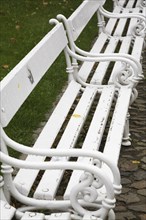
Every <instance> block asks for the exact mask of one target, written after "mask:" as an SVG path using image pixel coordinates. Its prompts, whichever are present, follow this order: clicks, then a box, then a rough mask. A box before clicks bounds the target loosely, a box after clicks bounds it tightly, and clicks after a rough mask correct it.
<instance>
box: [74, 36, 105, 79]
mask: <svg viewBox="0 0 146 220" xmlns="http://www.w3.org/2000/svg"><path fill="white" fill-rule="evenodd" d="M107 39H108V37H107V35H106V34H104V33H101V34H100V35H99V37H98V39H97V40H96V41H95V43H94V45H93V47H92V49H91V51H90V52H91V53H97V51H98V53H100V51H101V50H102V48H103V46H104V45H105V43H106V41H107ZM93 66H94V62H84V63H83V64H82V66H81V68H80V70H79V72H78V74H79V76H80V77H81V78H82V79H83V80H84V81H86V80H87V78H88V76H89V74H90V71H91V70H92V68H93Z"/></svg>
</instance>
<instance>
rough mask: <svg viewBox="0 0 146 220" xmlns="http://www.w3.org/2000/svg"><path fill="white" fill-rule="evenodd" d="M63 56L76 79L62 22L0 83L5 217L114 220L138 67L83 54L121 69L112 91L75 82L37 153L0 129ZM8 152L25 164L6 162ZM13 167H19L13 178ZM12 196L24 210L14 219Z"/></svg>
mask: <svg viewBox="0 0 146 220" xmlns="http://www.w3.org/2000/svg"><path fill="white" fill-rule="evenodd" d="M63 50H64V52H65V56H66V61H67V72H68V73H70V74H72V73H73V74H75V75H76V76H78V72H77V70H76V72H74V66H73V65H74V64H73V65H72V64H71V61H70V57H71V58H72V59H73V60H74V58H76V54H75V53H74V52H72V51H71V50H70V49H69V47H68V39H67V36H66V32H65V30H64V27H63V25H62V24H60V23H58V24H56V27H54V28H53V29H52V30H51V31H50V32H49V33H48V34H47V35H46V36H45V37H44V38H43V39H42V40H41V41H40V42H39V44H38V45H36V46H35V48H34V49H33V50H32V51H31V52H30V53H29V54H28V55H27V56H26V57H25V58H24V59H23V60H22V61H21V62H20V63H19V64H18V65H17V66H16V67H15V68H14V69H13V70H12V71H11V72H10V73H9V74H8V75H7V76H6V77H5V78H4V79H3V80H2V82H1V97H2V100H1V122H0V124H1V155H0V159H1V162H2V169H1V171H2V173H3V177H4V186H3V188H2V184H1V191H2V194H4V196H3V197H2V198H1V202H2V207H3V210H2V215H3V216H7V219H11V218H12V214H13V215H14V213H15V216H16V217H17V218H21V219H23V220H24V219H27V220H28V219H40V220H41V219H50V220H53V219H54V220H56V219H64V220H70V219H82V220H85V219H86V220H87V219H90V218H94V219H105V218H106V216H108V215H109V219H112V220H113V219H114V218H115V217H114V213H113V212H112V209H113V208H114V206H115V195H116V194H119V193H120V191H121V183H120V174H119V170H118V168H117V163H118V158H119V154H120V149H121V143H122V140H123V138H124V137H125V135H127V131H126V129H127V125H126V124H127V113H128V107H129V104H130V102H131V101H132V99H133V94H132V91H133V89H134V88H135V86H136V84H137V79H139V78H140V77H139V76H141V66H140V65H139V63H138V62H136V61H135V60H134V59H133V58H132V57H131V56H127V55H126V56H125V55H123V54H121V55H120V54H117V53H115V54H112V56H108V55H106V53H105V54H104V55H101V57H100V56H99V55H98V56H97V57H96V56H94V57H92V56H89V55H88V57H85V56H84V57H83V56H79V57H78V59H80V60H81V61H88V63H89V62H99V63H100V62H105V61H108V62H110V61H112V62H116V63H118V65H119V68H118V72H117V73H116V74H115V75H114V80H113V83H112V85H88V84H83V85H82V83H78V82H77V81H76V80H71V81H70V82H69V84H68V87H67V89H66V91H65V92H64V94H63V96H62V98H61V99H60V101H59V102H58V104H57V106H56V108H55V109H54V111H53V113H52V115H51V116H50V118H49V120H48V122H47V123H46V125H45V126H44V129H43V130H42V132H41V134H40V135H39V137H38V139H37V140H36V142H35V144H34V146H33V147H32V148H30V147H27V146H24V145H22V144H19V143H17V142H15V141H13V140H12V139H11V138H9V137H8V136H7V134H6V133H5V131H4V129H3V128H5V127H6V126H7V125H8V124H9V122H10V121H11V119H12V118H13V117H14V115H15V114H16V112H17V111H18V110H19V108H20V107H21V105H22V104H23V103H24V101H25V100H26V99H27V97H28V96H29V94H30V93H31V92H32V91H33V90H34V88H35V86H36V85H37V84H38V82H39V81H40V80H41V78H42V77H43V75H44V74H45V73H46V71H47V70H48V69H49V68H50V66H51V65H52V63H54V61H55V60H56V58H57V57H58V56H59V54H60V53H61V52H62V51H63ZM42 57H43V59H42ZM120 62H125V63H127V65H128V66H130V67H129V68H130V70H131V71H132V76H131V77H130V79H129V80H127V81H126V84H125V83H124V85H123V83H122V82H123V81H122V78H121V80H120V81H119V80H118V79H119V78H120V77H118V75H119V74H120V71H121V64H120ZM77 78H78V77H77ZM124 131H125V133H124ZM56 138H57V140H58V138H59V140H58V141H55V140H56ZM104 138H106V141H104ZM8 146H9V147H10V148H12V149H15V150H17V151H19V152H22V153H24V154H26V155H28V156H27V158H26V159H24V160H20V159H16V158H13V157H11V156H9V155H8V152H7V147H8ZM54 148H56V149H54ZM72 148H74V149H72ZM11 166H12V167H17V168H18V169H19V171H18V173H17V175H16V177H15V178H14V179H13V177H12V172H13V169H12V167H11ZM41 170H44V172H40V171H41ZM68 170H69V171H68ZM66 171H68V172H66ZM62 181H63V182H62ZM1 182H2V181H1ZM10 196H12V197H14V198H15V199H16V200H18V201H19V202H20V204H22V206H23V205H24V206H25V207H21V208H17V207H15V208H16V211H15V208H14V209H13V210H12V211H13V213H11V214H9V213H8V212H7V209H5V206H4V205H3V203H4V202H5V199H4V198H6V199H7V202H8V203H10V204H11V200H10Z"/></svg>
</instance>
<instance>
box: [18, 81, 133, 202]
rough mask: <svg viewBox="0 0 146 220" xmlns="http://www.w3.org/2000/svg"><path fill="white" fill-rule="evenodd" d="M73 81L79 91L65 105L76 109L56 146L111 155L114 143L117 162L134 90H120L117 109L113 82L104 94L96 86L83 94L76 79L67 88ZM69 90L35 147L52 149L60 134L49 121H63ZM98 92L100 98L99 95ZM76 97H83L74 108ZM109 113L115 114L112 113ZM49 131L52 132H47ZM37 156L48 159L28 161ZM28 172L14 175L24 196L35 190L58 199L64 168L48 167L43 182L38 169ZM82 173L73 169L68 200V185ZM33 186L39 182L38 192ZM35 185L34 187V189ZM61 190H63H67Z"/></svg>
mask: <svg viewBox="0 0 146 220" xmlns="http://www.w3.org/2000/svg"><path fill="white" fill-rule="evenodd" d="M72 84H76V88H77V91H76V94H75V96H74V97H73V98H72V101H71V104H70V105H69V107H68V108H67V107H66V108H65V109H66V110H68V111H69V108H73V109H74V110H73V112H72V114H71V115H69V116H68V117H69V119H68V122H67V124H66V127H65V128H63V130H64V132H63V134H62V136H61V137H60V140H59V143H58V145H57V146H56V148H57V149H62V150H64V149H71V148H82V149H85V150H93V151H97V150H98V151H99V150H100V149H101V148H104V149H102V151H103V152H106V154H107V155H109V154H110V155H111V154H112V147H113V146H115V155H113V158H112V160H113V161H115V164H117V162H118V157H119V153H120V147H121V142H122V138H123V136H122V135H123V132H124V126H125V121H126V116H127V110H128V106H129V102H130V97H131V89H127V88H126V89H125V88H123V89H121V90H120V93H119V97H118V99H117V103H116V105H115V108H114V109H112V107H111V106H112V105H113V103H114V94H115V87H114V86H113V85H111V86H105V87H104V89H103V90H102V92H101V94H97V89H96V88H95V87H93V88H92V87H91V88H88V87H87V88H86V89H85V91H84V92H83V94H82V95H81V94H80V90H79V89H80V85H79V84H77V83H75V82H71V84H70V85H69V87H68V90H69V88H70V87H71V86H72ZM74 86H75V85H74ZM68 90H67V91H66V92H65V94H64V95H63V97H62V99H61V100H60V102H59V103H58V105H57V107H56V109H55V110H54V113H53V114H52V116H51V117H50V120H49V121H48V122H47V124H46V126H45V127H44V129H43V131H42V133H41V134H40V136H39V138H38V139H37V141H36V144H35V145H34V148H37V146H46V147H47V148H48V149H49V148H51V147H52V146H53V142H54V140H55V138H56V136H57V134H58V131H59V129H58V131H56V132H55V130H56V128H55V126H54V129H53V128H52V129H50V128H51V127H50V126H52V125H54V123H53V124H52V123H50V122H52V118H54V120H55V121H58V120H61V119H60V116H61V115H60V114H59V112H61V108H62V102H63V101H64V100H65V98H64V97H65V96H66V94H67V93H68ZM71 90H72V88H71ZM77 92H78V96H81V97H78V96H77ZM125 94H126V99H125ZM97 95H98V96H100V97H97ZM68 97H70V100H71V96H68ZM75 98H77V99H80V100H79V102H78V103H77V105H76V106H73V107H72V104H73V102H74V101H75ZM97 98H98V99H99V101H98V103H97V104H94V102H95V100H96V99H97ZM123 99H124V104H123ZM68 102H69V101H68ZM96 102H97V101H96ZM65 103H67V100H66V102H64V105H63V106H64V107H65ZM92 108H93V109H92ZM94 108H95V109H94ZM91 110H92V113H90V114H91V116H90V117H91V119H88V117H89V112H90V111H91ZM57 112H58V114H57ZM113 112H114V113H113ZM121 112H122V115H121ZM123 112H125V113H123ZM110 114H113V116H112V115H110ZM120 115H121V116H122V117H121V116H120ZM109 117H112V121H111V125H110V128H108V126H109V124H107V121H108V120H109ZM65 118H66V117H64V116H62V122H61V125H62V124H63V123H64V120H65ZM119 119H120V121H119ZM88 120H89V122H88ZM88 123H89V125H88V126H89V128H88V131H87V134H86V137H85V139H84V141H83V143H82V144H81V143H80V142H79V141H78V140H80V138H81V135H82V132H83V131H82V130H84V129H85V128H84V126H87V125H86V124H88ZM56 124H57V123H56ZM59 124H60V123H59ZM106 127H107V129H109V131H108V133H109V134H108V136H107V139H106V144H105V147H104V146H102V147H101V142H102V139H103V133H104V132H105V128H106ZM115 130H119V131H120V132H119V137H117V136H118V134H117V135H116V136H115ZM93 131H94V132H93ZM95 131H96V132H95ZM47 133H48V134H49V135H47ZM52 133H54V134H55V133H56V134H55V136H54V137H53V135H52ZM52 137H53V141H52ZM44 140H45V141H44ZM48 143H49V144H48ZM81 145H82V146H81ZM116 148H117V150H116ZM36 159H37V161H38V162H39V161H42V160H45V159H46V158H42V157H38V156H37V157H36V156H28V157H27V159H26V160H29V161H36ZM67 160H69V157H63V158H62V157H52V159H51V161H64V162H65V161H67ZM78 161H79V162H82V163H85V164H87V163H90V164H92V163H93V160H92V158H79V159H78ZM103 169H105V168H103ZM108 169H109V168H107V173H109V170H108ZM27 173H28V169H26V170H25V169H20V171H19V172H18V174H17V175H16V177H15V180H14V183H15V185H16V187H17V189H18V190H19V192H20V193H22V194H24V195H28V194H29V193H30V192H31V190H32V191H33V193H34V198H36V199H45V200H54V199H57V197H56V196H57V195H58V196H61V195H60V192H59V191H60V188H61V184H62V179H63V177H64V178H65V177H66V173H65V170H47V171H45V172H44V173H43V174H42V176H41V180H40V182H38V179H37V175H38V174H39V170H37V171H36V170H29V176H28V178H27ZM76 173H77V174H76ZM82 173H83V171H80V172H79V171H74V172H73V174H72V177H71V180H70V182H69V184H68V186H67V190H66V191H65V192H64V193H65V195H64V198H65V199H69V194H68V191H69V188H70V189H71V188H72V186H73V185H76V184H78V183H79V178H77V176H78V177H80V176H81V174H82ZM39 175H40V174H39ZM74 175H75V176H74ZM76 175H77V176H76ZM108 175H109V174H108ZM24 176H25V178H24ZM52 176H53V178H52ZM109 178H110V179H111V181H113V179H112V178H113V177H112V174H111V175H109ZM35 180H37V181H36V184H35V183H34V182H35ZM72 181H73V184H72ZM75 182H76V183H75ZM34 185H36V189H35V191H34ZM32 186H33V188H32V189H31V187H32ZM62 190H63V191H64V189H62ZM62 193H63V192H62ZM62 196H63V195H62Z"/></svg>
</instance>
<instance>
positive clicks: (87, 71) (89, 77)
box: [57, 1, 146, 85]
mask: <svg viewBox="0 0 146 220" xmlns="http://www.w3.org/2000/svg"><path fill="white" fill-rule="evenodd" d="M117 8H118V10H121V9H120V7H117ZM117 8H115V11H116V13H109V12H107V11H106V10H104V9H103V8H102V7H101V6H99V1H83V3H82V4H81V5H80V6H79V7H78V8H77V10H76V11H74V13H73V14H72V15H71V16H70V17H69V18H68V19H66V18H65V17H64V16H63V15H58V16H57V18H58V20H61V21H63V23H64V25H65V28H66V30H67V34H68V38H69V42H70V48H71V50H72V51H74V52H76V53H78V54H81V55H83V56H88V55H89V56H91V55H92V56H97V54H98V53H103V54H108V55H109V56H110V53H115V52H116V53H119V54H127V55H129V54H130V55H132V56H133V57H134V58H135V59H136V60H137V61H139V62H140V61H141V58H142V51H143V47H144V43H145V39H144V38H145V28H146V26H145V22H146V16H145V15H144V14H140V13H136V12H138V11H136V12H135V13H134V12H133V13H130V12H129V11H128V12H129V13H128V12H127V13H124V12H123V13H121V11H117V10H116V9H117ZM95 13H98V18H99V20H98V25H99V30H100V33H99V36H98V37H97V40H96V41H95V43H94V45H93V46H92V49H91V50H90V53H87V52H86V51H83V50H81V49H80V48H78V47H77V45H76V44H75V42H76V41H77V39H78V38H79V36H80V35H81V33H82V31H83V30H84V29H85V27H86V26H87V24H88V22H89V21H90V20H91V18H92V17H93V15H94V14H95ZM118 13H120V14H118ZM103 16H106V17H108V18H109V19H108V21H107V23H106V24H104V23H105V21H104V19H103ZM130 17H131V19H130ZM129 19H130V21H129ZM138 20H141V24H143V26H142V27H143V29H141V31H140V32H139V34H138V33H136V32H135V34H134V30H135V29H136V27H137V21H138ZM125 27H126V32H125ZM84 37H85V36H84ZM100 56H101V54H100ZM110 64H111V62H108V61H107V62H102V63H100V64H99V65H96V62H95V63H90V64H89V62H84V63H83V64H82V66H81V68H80V69H79V76H80V79H78V81H80V82H81V80H82V81H83V82H88V83H91V84H98V85H100V84H103V82H104V83H105V84H112V83H113V76H114V74H115V73H116V72H117V68H119V63H116V64H115V65H114V66H112V67H111V68H110V69H111V72H110V74H109V67H110ZM73 65H74V66H75V68H78V63H77V58H76V60H73ZM96 66H97V67H96ZM107 79H108V80H107Z"/></svg>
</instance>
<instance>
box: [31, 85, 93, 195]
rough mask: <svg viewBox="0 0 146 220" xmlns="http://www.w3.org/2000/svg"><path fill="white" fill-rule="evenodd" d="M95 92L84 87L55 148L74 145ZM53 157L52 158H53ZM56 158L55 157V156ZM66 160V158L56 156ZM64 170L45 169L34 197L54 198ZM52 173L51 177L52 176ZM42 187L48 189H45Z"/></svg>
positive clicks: (66, 147)
mask: <svg viewBox="0 0 146 220" xmlns="http://www.w3.org/2000/svg"><path fill="white" fill-rule="evenodd" d="M95 94H96V89H95V88H88V87H87V88H86V89H85V91H84V93H83V95H82V97H81V99H80V101H79V103H78V105H77V107H76V109H75V110H74V112H73V114H72V117H71V119H70V120H69V122H68V125H67V127H66V129H65V131H64V133H63V135H62V137H61V140H60V142H59V144H58V146H57V149H60V148H61V149H70V148H73V147H74V146H75V143H76V141H77V138H78V136H79V134H80V131H81V129H82V126H83V124H84V122H85V119H86V117H87V115H88V113H89V110H90V107H91V105H92V102H93V100H94V96H95ZM53 159H54V158H52V160H53ZM55 159H56V158H55ZM58 159H60V160H63V161H67V160H68V158H58ZM63 173H64V171H62V170H47V171H45V173H44V175H43V177H42V178H41V181H40V183H39V185H38V187H37V189H36V192H35V194H34V197H35V198H39V199H41V198H43V199H54V196H55V193H56V191H57V188H58V186H59V183H60V181H61V179H62V176H63ZM52 175H53V178H52ZM44 189H48V190H46V192H45V190H44Z"/></svg>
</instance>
